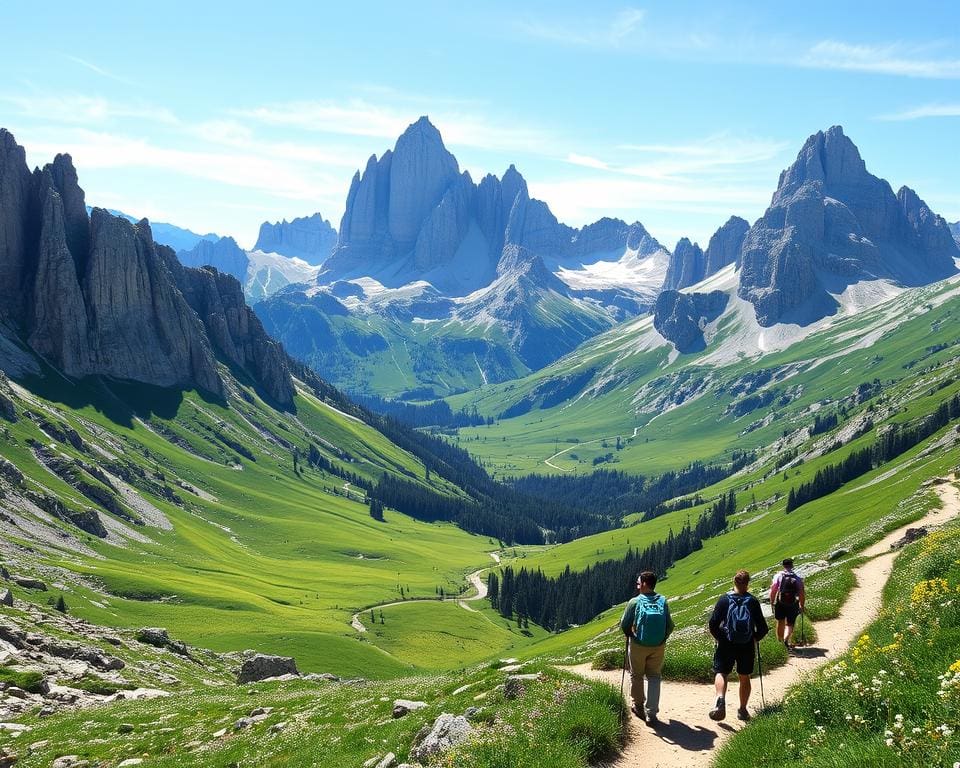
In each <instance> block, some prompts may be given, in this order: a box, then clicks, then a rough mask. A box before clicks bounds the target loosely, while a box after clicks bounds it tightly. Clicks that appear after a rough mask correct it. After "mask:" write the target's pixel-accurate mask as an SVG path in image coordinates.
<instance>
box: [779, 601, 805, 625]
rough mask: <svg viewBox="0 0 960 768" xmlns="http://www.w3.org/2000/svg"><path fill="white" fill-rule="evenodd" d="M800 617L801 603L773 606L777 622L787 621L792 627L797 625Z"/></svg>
mask: <svg viewBox="0 0 960 768" xmlns="http://www.w3.org/2000/svg"><path fill="white" fill-rule="evenodd" d="M799 615H800V604H799V603H789V604H788V603H775V604H774V606H773V618H775V619H776V620H777V621H780V620H781V619H786V620H787V624H789V625H790V626H791V627H792V626H793V625H794V624H796V623H797V616H799Z"/></svg>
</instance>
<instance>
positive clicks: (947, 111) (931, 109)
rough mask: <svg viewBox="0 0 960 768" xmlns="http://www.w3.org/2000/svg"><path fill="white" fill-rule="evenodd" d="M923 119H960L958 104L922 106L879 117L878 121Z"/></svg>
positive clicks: (959, 105) (959, 106)
mask: <svg viewBox="0 0 960 768" xmlns="http://www.w3.org/2000/svg"><path fill="white" fill-rule="evenodd" d="M925 117H960V104H924V105H922V106H919V107H914V108H913V109H907V110H904V111H903V112H893V113H890V114H886V115H880V116H878V117H877V119H878V120H890V121H897V120H920V119H922V118H925Z"/></svg>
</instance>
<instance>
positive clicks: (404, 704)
mask: <svg viewBox="0 0 960 768" xmlns="http://www.w3.org/2000/svg"><path fill="white" fill-rule="evenodd" d="M426 706H427V703H426V702H425V701H411V700H409V699H397V700H396V701H394V702H393V716H394V718H398V717H403V716H404V715H407V714H409V713H410V712H416V711H417V710H418V709H423V708H424V707H426Z"/></svg>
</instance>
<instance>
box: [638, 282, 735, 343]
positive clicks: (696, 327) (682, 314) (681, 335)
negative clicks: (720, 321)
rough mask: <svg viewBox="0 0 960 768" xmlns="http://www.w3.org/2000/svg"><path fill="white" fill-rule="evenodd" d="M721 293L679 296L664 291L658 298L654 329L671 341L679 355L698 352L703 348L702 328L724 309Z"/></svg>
mask: <svg viewBox="0 0 960 768" xmlns="http://www.w3.org/2000/svg"><path fill="white" fill-rule="evenodd" d="M728 300H729V296H727V294H726V293H724V292H723V291H711V292H710V293H680V292H679V291H663V292H662V293H661V294H660V296H658V297H657V305H656V308H655V309H654V314H653V327H654V328H656V329H657V331H658V332H659V333H660V335H661V336H663V337H664V338H665V339H667V340H668V341H671V342H672V343H673V345H674V346H675V347H676V348H677V351H678V352H682V353H687V352H697V351H700V350H702V349H703V348H704V346H705V341H704V338H703V329H704V327H705V326H706V325H707V323H709V322H711V321H713V320H716V319H717V318H718V317H719V316H720V314H721V313H722V312H723V310H724V309H725V308H726V306H727V301H728Z"/></svg>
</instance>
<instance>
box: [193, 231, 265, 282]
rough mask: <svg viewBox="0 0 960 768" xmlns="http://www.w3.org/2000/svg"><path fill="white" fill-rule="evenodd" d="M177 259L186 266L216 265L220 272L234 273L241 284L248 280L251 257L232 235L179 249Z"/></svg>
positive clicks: (202, 241)
mask: <svg viewBox="0 0 960 768" xmlns="http://www.w3.org/2000/svg"><path fill="white" fill-rule="evenodd" d="M177 259H178V260H179V262H180V263H181V264H182V265H183V266H185V267H206V266H210V267H214V268H216V270H217V271H218V272H223V273H224V274H226V275H233V276H234V277H235V278H237V280H239V281H240V283H241V284H243V283H245V282H246V281H247V270H248V269H249V268H250V258H249V257H248V256H247V252H246V251H244V250H243V249H242V248H241V247H240V246H239V245H237V241H236V240H234V239H233V238H232V237H221V238H220V239H219V240H214V241H211V240H201V241H199V242H198V243H197V244H196V245H195V246H194V247H193V248H192V249H191V250H189V251H178V252H177Z"/></svg>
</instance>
